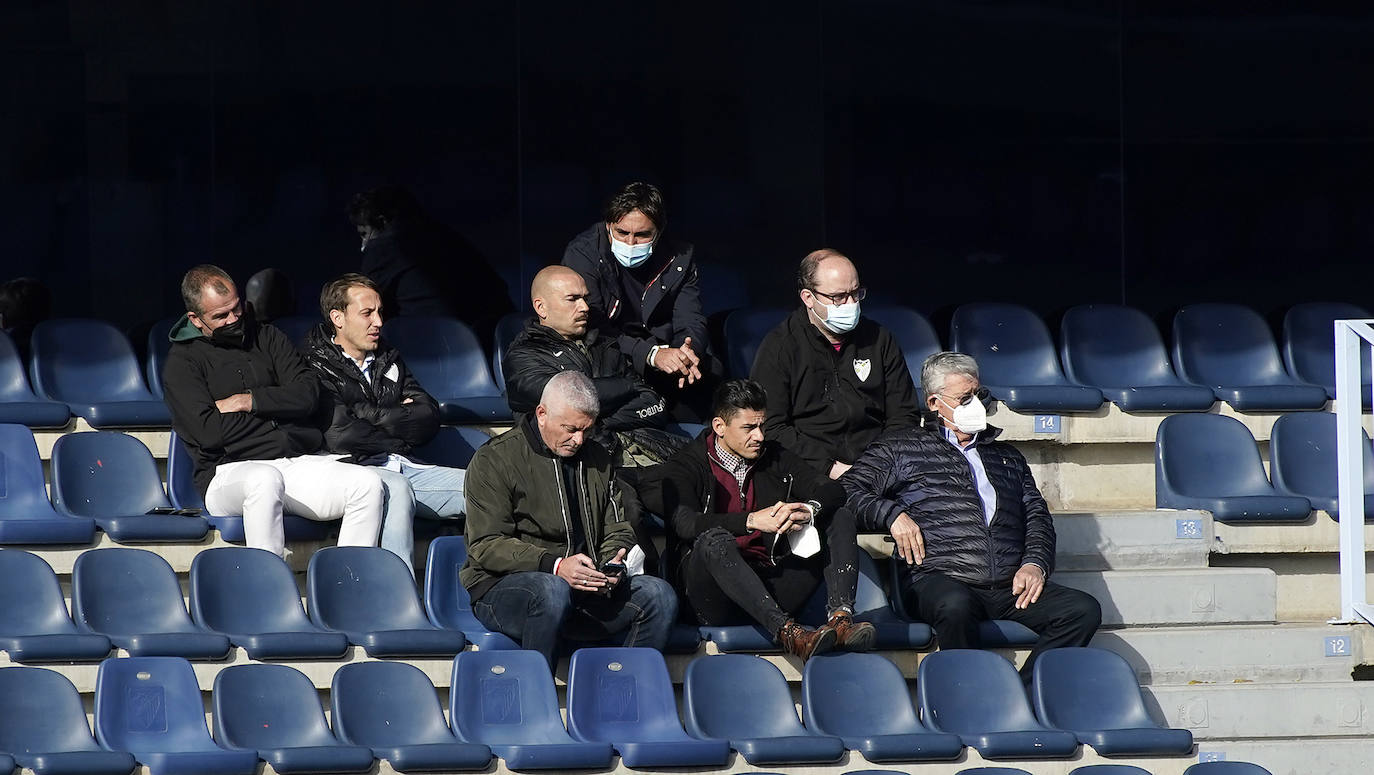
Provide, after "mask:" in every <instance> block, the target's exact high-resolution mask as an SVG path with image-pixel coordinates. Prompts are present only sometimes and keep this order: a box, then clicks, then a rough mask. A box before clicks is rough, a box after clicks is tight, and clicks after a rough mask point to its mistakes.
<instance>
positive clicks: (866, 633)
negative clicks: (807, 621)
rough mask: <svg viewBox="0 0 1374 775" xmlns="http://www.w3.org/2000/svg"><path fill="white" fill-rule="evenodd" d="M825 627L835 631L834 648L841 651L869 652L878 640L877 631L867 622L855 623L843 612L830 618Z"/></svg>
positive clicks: (852, 618)
mask: <svg viewBox="0 0 1374 775" xmlns="http://www.w3.org/2000/svg"><path fill="white" fill-rule="evenodd" d="M825 626H827V627H830V628H831V629H833V630H835V648H838V649H841V650H843V651H871V650H872V649H873V644H874V642H875V641H877V639H878V630H877V629H875V628H874V627H873V625H872V624H869V623H868V622H856V621H854V617H852V616H850V615H849V614H847V613H845V612H844V611H839V612H837V613H836V614H835V615H834V616H832V617H830V621H828V622H826V623H825Z"/></svg>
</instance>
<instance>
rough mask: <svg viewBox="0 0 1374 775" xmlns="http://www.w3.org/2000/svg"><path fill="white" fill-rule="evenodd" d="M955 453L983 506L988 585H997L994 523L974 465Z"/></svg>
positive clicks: (980, 516) (966, 458) (979, 518)
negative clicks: (986, 541) (988, 514)
mask: <svg viewBox="0 0 1374 775" xmlns="http://www.w3.org/2000/svg"><path fill="white" fill-rule="evenodd" d="M940 433H941V434H942V435H943V434H944V431H943V430H942V431H940ZM944 441H946V443H948V440H947V439H945V440H944ZM955 451H956V452H958V453H959V460H961V461H962V462H963V464H964V468H966V469H968V481H969V484H970V485H972V486H973V496H974V497H975V498H977V499H978V504H979V505H980V506H983V508H982V509H979V512H980V513H979V514H978V521H979V522H982V523H983V533H984V534H986V535H987V537H988V576H987V578H988V581H987V583H989V584H995V583H997V548H996V547H995V546H994V545H993V540H992V523H991V522H989V521H988V518H987V514H986V512H985V511H984V509H986V508H987V506H986V504H984V503H983V495H982V493H980V492H978V477H977V476H975V475H974V473H973V464H972V463H970V462H968V456H967V455H965V454H964V451H963V450H962V449H958V448H956V449H955ZM978 454H979V456H981V455H982V453H981V452H980V453H978ZM986 465H987V464H986V463H985V464H984V467H985V470H986ZM988 483H989V484H991V483H992V478H991V477H989V478H988ZM993 489H994V490H995V489H996V487H995V486H994V488H993ZM992 517H993V519H996V518H997V512H996V511H994V512H993V514H992Z"/></svg>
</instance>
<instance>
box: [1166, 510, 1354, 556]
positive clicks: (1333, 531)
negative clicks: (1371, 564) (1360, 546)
mask: <svg viewBox="0 0 1374 775" xmlns="http://www.w3.org/2000/svg"><path fill="white" fill-rule="evenodd" d="M1164 513H1167V514H1180V515H1181V514H1185V513H1191V512H1182V511H1165V512H1164ZM1212 533H1213V535H1214V536H1215V540H1214V542H1213V545H1212V552H1213V553H1214V554H1321V553H1335V552H1339V551H1340V550H1341V538H1340V526H1339V525H1338V524H1337V523H1336V520H1334V519H1332V518H1331V517H1330V516H1328V515H1327V513H1326V512H1325V511H1314V512H1312V514H1311V515H1310V516H1308V518H1307V520H1306V521H1304V522H1301V523H1297V524H1285V525H1228V524H1225V523H1224V522H1218V523H1216V525H1214V526H1213V528H1212ZM1364 544H1365V548H1366V550H1367V552H1366V553H1367V554H1368V553H1370V552H1374V524H1366V525H1365V526H1364Z"/></svg>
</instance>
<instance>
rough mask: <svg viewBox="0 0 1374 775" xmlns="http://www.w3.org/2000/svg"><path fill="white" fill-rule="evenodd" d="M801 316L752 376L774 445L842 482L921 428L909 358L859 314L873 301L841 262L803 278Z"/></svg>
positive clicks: (818, 254) (771, 343)
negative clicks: (863, 458)
mask: <svg viewBox="0 0 1374 775" xmlns="http://www.w3.org/2000/svg"><path fill="white" fill-rule="evenodd" d="M797 293H798V295H799V296H800V297H801V303H802V306H801V307H800V308H799V309H797V310H796V311H795V312H793V313H792V314H791V315H789V316H788V317H787V319H786V320H784V321H783V322H782V323H780V324H778V327H777V328H775V329H773V330H772V331H770V332H768V336H766V337H764V339H763V342H762V343H761V344H760V345H759V350H758V355H757V356H756V357H755V358H754V367H753V371H752V373H751V376H752V377H753V379H755V380H758V382H759V384H761V385H763V387H764V389H765V390H767V391H768V420H767V422H766V424H765V426H764V428H765V430H766V431H767V432H768V437H769V438H772V439H775V440H777V441H778V442H780V443H781V444H782V445H783V446H784V447H786V448H787V449H789V450H791V451H793V452H795V453H796V454H798V455H800V456H801V457H802V459H804V460H805V461H806V462H808V463H810V464H811V465H812V466H815V468H816V470H818V471H821V472H822V473H825V474H828V475H829V476H830V478H832V479H837V478H839V477H840V475H841V474H843V473H844V472H845V471H847V470H849V466H850V465H852V464H853V463H854V461H855V460H856V459H858V457H859V455H860V454H861V453H862V452H863V451H864V448H865V447H867V446H868V445H869V444H870V443H872V441H873V440H874V439H876V438H878V436H880V435H881V434H883V433H884V432H886V431H889V430H892V429H894V428H906V427H910V426H912V425H915V424H917V423H918V422H920V411H919V409H918V408H917V406H916V386H915V385H914V384H912V382H911V373H910V372H909V371H908V370H907V367H906V359H905V358H904V356H903V355H902V348H901V346H900V345H898V344H897V340H896V339H895V338H893V336H892V334H891V333H890V332H889V331H888V330H887V329H886V328H883V327H882V326H880V325H878V324H877V323H875V322H873V321H872V320H868V319H867V318H863V317H861V316H860V314H859V303H860V302H862V301H863V300H864V296H865V295H866V293H867V292H866V291H865V290H864V287H863V286H862V285H860V284H859V272H858V270H857V269H855V268H854V264H853V263H851V262H850V260H849V259H848V258H846V257H845V256H844V255H843V254H841V253H839V252H838V251H835V250H829V249H823V250H817V251H815V252H813V253H811V254H810V255H808V256H807V257H806V258H804V259H802V262H801V266H800V267H799V268H798V270H797Z"/></svg>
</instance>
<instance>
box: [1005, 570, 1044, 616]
mask: <svg viewBox="0 0 1374 775" xmlns="http://www.w3.org/2000/svg"><path fill="white" fill-rule="evenodd" d="M1044 589H1045V572H1044V571H1042V570H1040V566H1039V565H1031V564H1030V563H1026V564H1025V565H1022V566H1021V570H1018V571H1017V572H1016V575H1015V576H1013V577H1012V579H1011V593H1012V594H1013V595H1017V598H1016V607H1017V608H1023V609H1024V608H1029V607H1030V606H1031V604H1032V603H1034V602H1035V601H1037V600H1039V599H1040V593H1041V592H1043V591H1044Z"/></svg>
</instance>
